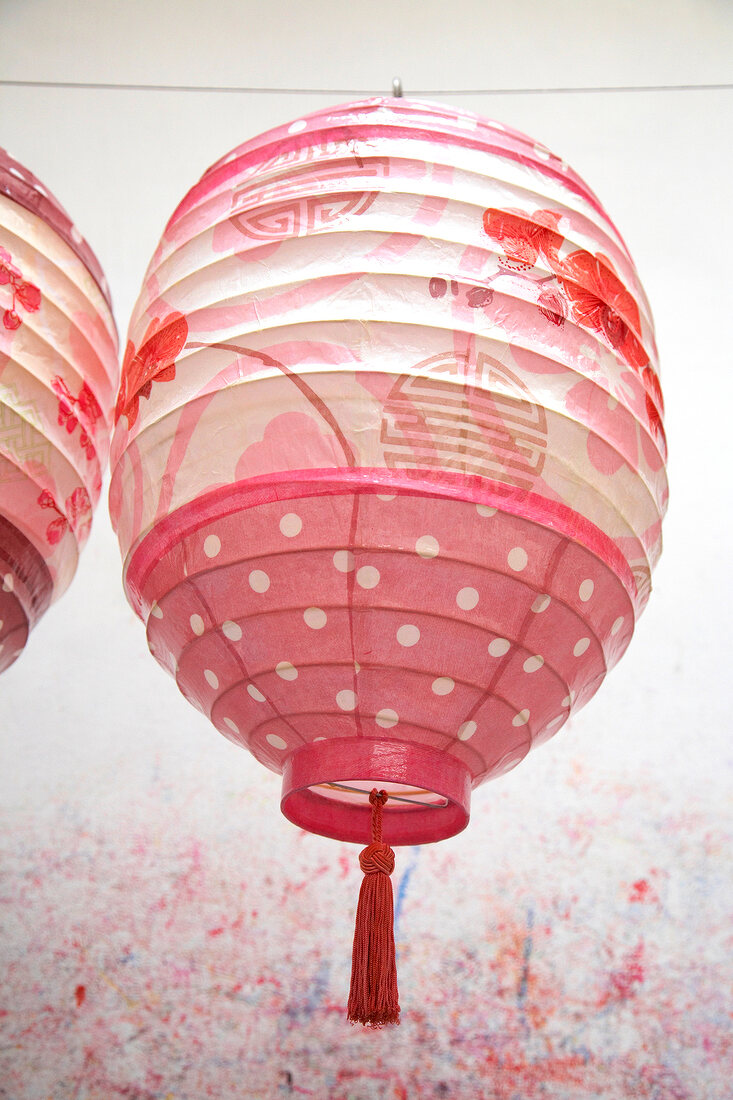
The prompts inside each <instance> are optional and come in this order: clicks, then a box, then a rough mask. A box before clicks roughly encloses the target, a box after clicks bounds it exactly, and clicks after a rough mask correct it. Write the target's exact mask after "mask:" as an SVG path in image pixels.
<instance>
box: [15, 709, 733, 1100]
mask: <svg viewBox="0 0 733 1100" xmlns="http://www.w3.org/2000/svg"><path fill="white" fill-rule="evenodd" d="M589 725H591V723H587V724H586V725H585V726H583V732H582V736H581V735H580V733H579V732H578V730H579V729H580V726H579V725H578V729H577V730H573V729H570V730H569V731H567V732H566V733H564V734H562V735H561V736H560V737H559V738H558V739H557V744H554V745H551V746H548V747H546V748H544V749H542V750H541V751H540V752H538V753H537V754H536V755H535V757H534V758H532V759H531V760H529V761H527V762H525V764H524V765H523V766H522V767H521V768H520V769H518V770H517V771H516V772H515V773H513V774H512V775H511V776H509V777H506V778H505V779H504V780H501V781H499V782H497V783H495V784H493V785H489V786H487V787H486V788H484V789H482V790H481V791H479V792H477V793H476V795H475V796H474V812H473V817H472V821H471V825H470V827H469V829H468V831H467V832H466V833H464V834H463V835H462V836H461V837H458V838H455V839H454V840H452V841H448V842H445V843H443V844H441V845H436V846H433V847H429V848H425V849H399V850H398V854H397V855H398V859H397V869H396V871H395V879H394V883H395V892H396V899H397V941H398V950H399V963H398V965H399V977H400V987H401V1000H402V1006H403V1022H402V1025H401V1027H400V1028H398V1029H393V1030H387V1031H382V1032H376V1033H372V1032H366V1031H361V1030H356V1029H352V1028H350V1027H349V1025H347V1024H346V1022H345V1019H344V1005H345V999H346V995H347V989H348V967H349V952H350V939H351V935H352V928H353V924H352V922H353V917H354V910H355V905H356V897H357V893H358V886H359V881H360V873H359V871H358V860H357V851H358V849H356V848H354V847H351V846H347V845H338V844H335V843H331V842H329V841H326V840H323V839H320V838H316V837H312V836H308V835H306V834H304V833H301V832H299V831H297V830H295V829H294V828H293V827H292V826H290V825H289V824H288V823H287V822H285V821H284V819H282V818H281V817H280V815H279V813H278V810H277V801H278V799H277V795H278V782H277V780H276V778H275V777H272V776H269V775H268V774H267V773H263V772H262V771H260V770H259V769H258V768H257V766H256V765H255V764H254V763H252V762H251V761H250V760H249V759H248V758H247V757H246V755H245V754H244V753H241V752H239V751H238V750H235V749H234V748H233V747H231V746H228V745H227V744H226V743H224V742H222V743H221V744H219V741H218V740H217V741H216V745H215V747H214V744H213V743H212V740H211V737H212V735H211V734H210V733H209V732H208V731H206V730H205V729H204V730H202V729H201V727H200V726H199V727H198V729H197V731H196V734H195V737H194V740H193V742H192V744H194V745H199V746H200V755H199V756H198V758H196V753H195V752H194V753H191V752H189V753H187V754H178V755H173V754H166V755H164V754H163V753H161V752H160V751H158V749H156V747H155V745H153V746H151V749H150V752H149V754H148V755H147V756H146V755H145V753H144V752H142V753H141V754H138V755H137V757H136V760H135V763H134V767H133V765H132V764H128V770H127V772H125V763H124V761H125V756H124V754H122V755H120V757H119V759H116V760H112V761H111V762H110V765H109V767H108V768H107V770H106V772H104V773H103V774H99V773H98V774H96V775H91V774H90V775H86V776H81V777H79V783H78V784H77V785H75V787H74V788H73V790H72V789H69V790H68V791H65V792H64V793H59V792H57V795H56V796H55V797H54V798H51V799H49V800H48V801H47V802H46V804H45V806H44V808H43V810H40V811H39V809H38V807H37V802H38V800H37V799H32V798H27V799H26V802H25V804H24V805H21V804H16V805H15V806H13V807H12V808H8V809H6V810H5V812H4V814H3V815H2V819H1V822H0V824H1V826H2V828H1V830H0V845H1V847H2V879H1V881H0V922H1V926H2V1009H1V1011H0V1096H2V1097H7V1098H10V1100H46V1098H52V1100H114V1098H115V1097H126V1098H129V1100H200V1098H204V1097H217V1098H222V1097H263V1098H267V1097H287V1096H293V1097H316V1098H318V1100H323V1098H327V1097H328V1098H334V1100H371V1098H375V1100H376V1098H379V1100H387V1098H403V1097H410V1098H412V1097H450V1098H451V1100H464V1098H465V1100H476V1098H481V1097H486V1098H492V1100H493V1098H496V1100H535V1098H540V1097H542V1098H543V1100H544V1098H557V1100H571V1098H572V1100H575V1098H577V1100H587V1098H589V1097H608V1098H609V1100H619V1098H625V1097H634V1098H640V1100H667V1098H672V1100H688V1098H689V1100H702V1098H705V1100H724V1098H725V1097H729V1096H730V1095H731V1093H730V1088H731V1086H730V1082H731V1080H732V1079H733V1044H732V1043H731V1001H730V989H731V964H730V956H731V944H730V928H731V922H730V916H731V893H730V885H729V882H728V878H727V874H728V872H727V871H726V862H727V859H726V853H729V851H730V818H729V817H727V816H726V805H725V790H726V783H725V782H724V777H721V778H720V781H719V783H716V782H715V781H713V780H712V777H711V781H706V783H705V784H703V783H702V782H701V781H696V780H695V777H694V776H692V779H691V780H690V782H689V783H688V785H687V788H686V789H685V788H684V786H682V784H683V781H684V775H685V773H684V771H683V770H679V769H677V770H676V769H675V768H673V767H672V766H671V764H669V763H668V764H667V765H666V767H665V769H664V770H662V771H660V770H659V769H658V768H657V767H656V766H655V763H654V760H653V758H652V756H651V755H650V754H648V753H645V752H644V751H643V750H638V748H637V749H636V750H634V748H633V746H631V745H629V746H628V749H629V753H628V759H626V760H621V761H619V760H618V759H613V756H614V753H617V751H618V747H619V744H620V743H621V741H620V740H619V741H617V742H616V743H615V746H614V747H613V750H612V751H611V750H605V749H604V746H603V741H602V736H601V733H600V732H599V735H598V739H597V740H596V739H590V738H589V734H588V733H587V729H588V726H589ZM198 738H200V741H199V740H197V739H198ZM161 744H162V742H161ZM703 789H705V791H706V796H705V797H703V796H702V791H703Z"/></svg>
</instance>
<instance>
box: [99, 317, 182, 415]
mask: <svg viewBox="0 0 733 1100" xmlns="http://www.w3.org/2000/svg"><path fill="white" fill-rule="evenodd" d="M187 338H188V323H187V321H186V318H185V317H184V316H183V314H182V313H171V314H169V315H168V316H167V317H166V318H165V320H164V321H160V320H159V319H158V318H157V317H155V318H154V319H153V320H152V321H151V322H150V324H149V325H148V329H147V332H146V333H145V336H144V337H143V340H142V343H141V344H140V347H139V349H138V350H137V351H136V350H135V346H134V344H133V343H132V341H128V344H127V350H126V351H125V358H124V360H123V363H122V381H121V384H120V392H119V396H118V398H117V407H116V408H115V423H116V422H117V421H118V420H119V419H120V417H121V416H126V417H127V426H128V428H131V427H132V426H133V424H134V423H135V421H136V420H137V417H138V411H139V406H140V398H141V397H150V391H151V389H152V385H153V382H169V381H170V380H171V379H173V378H175V376H176V359H177V358H178V356H179V355H180V354H181V351H182V350H183V348H184V346H185V343H186V340H187Z"/></svg>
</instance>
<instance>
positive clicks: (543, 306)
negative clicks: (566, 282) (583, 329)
mask: <svg viewBox="0 0 733 1100" xmlns="http://www.w3.org/2000/svg"><path fill="white" fill-rule="evenodd" d="M537 305H538V306H539V310H540V313H541V314H542V316H543V317H546V318H547V320H548V321H549V322H550V323H551V324H553V325H557V326H558V328H559V327H560V326H561V325H564V324H565V318H566V317H567V315H568V307H567V306H566V304H565V299H564V298H563V296H562V295H561V294H560V293H559V291H557V290H543V291H542V293H541V294H540V295H539V297H538V299H537Z"/></svg>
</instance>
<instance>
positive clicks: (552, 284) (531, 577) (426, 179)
mask: <svg viewBox="0 0 733 1100" xmlns="http://www.w3.org/2000/svg"><path fill="white" fill-rule="evenodd" d="M117 416H118V423H117V429H116V433H115V437H114V442H113V452H112V466H113V473H112V482H111V491H110V504H111V511H112V516H113V521H114V524H115V528H116V530H117V533H118V536H119V540H120V545H121V549H122V553H123V556H124V562H125V564H124V581H125V587H126V590H127V594H128V597H129V599H130V601H131V603H132V605H133V607H134V608H135V610H136V611H137V613H138V614H139V615H140V617H141V618H142V619H143V621H144V622H145V623H146V626H147V632H148V641H149V645H150V649H151V652H152V653H153V655H154V656H155V658H156V659H157V660H158V661H159V662H160V664H162V665H163V667H164V668H166V669H168V671H169V672H170V673H171V674H172V675H174V676H175V678H176V681H177V683H178V686H179V688H180V690H181V691H182V693H183V694H184V695H185V696H186V698H188V699H189V700H190V701H191V702H192V703H193V704H194V705H195V706H196V707H198V708H199V709H200V710H201V711H202V712H203V713H204V714H206V715H207V716H208V717H209V718H210V719H211V721H212V722H213V723H214V725H215V726H216V727H217V729H218V730H219V731H220V732H221V733H222V734H224V736H225V737H228V738H229V739H230V740H232V741H234V742H235V743H237V744H240V745H242V746H244V747H246V748H248V749H249V750H250V751H251V752H252V753H253V754H254V755H255V756H256V757H257V759H258V760H260V761H261V762H262V763H263V764H264V765H265V766H266V767H268V768H270V769H272V770H273V771H276V772H280V773H282V775H283V796H282V809H283V812H284V813H285V814H286V816H287V817H288V818H290V819H291V820H292V821H294V822H295V823H296V824H298V825H301V826H302V827H304V828H306V829H309V830H311V831H313V832H316V833H322V834H325V835H327V836H332V837H337V838H340V839H343V840H363V839H366V837H367V836H368V828H369V815H370V813H371V809H370V806H369V804H368V801H367V799H366V798H365V796H364V792H368V791H369V790H370V788H372V787H373V786H374V784H378V785H380V786H382V787H383V788H384V789H385V790H386V791H387V793H388V795H389V796H390V797H389V800H388V802H387V804H386V806H385V807H384V832H385V838H386V839H387V840H388V841H389V842H390V843H392V844H414V843H422V842H426V841H433V840H438V839H441V838H444V837H448V836H451V835H452V834H454V833H456V832H458V831H459V830H460V829H462V828H463V827H464V826H465V824H466V823H467V820H468V815H469V799H470V792H471V790H472V789H473V788H474V787H476V786H478V784H480V783H482V782H483V781H485V780H486V779H489V778H492V777H495V776H498V775H501V774H502V773H504V772H506V771H507V770H509V769H510V768H512V767H514V766H515V765H516V764H517V763H519V761H520V760H521V759H522V758H523V757H524V756H525V755H526V754H527V752H528V751H529V749H530V748H531V747H533V746H535V745H538V744H541V743H542V742H543V741H544V740H546V739H547V738H549V737H551V736H552V735H553V734H555V733H556V732H557V731H558V730H559V729H560V728H561V726H562V725H563V723H564V722H565V721H566V720H567V718H568V717H569V715H570V714H571V713H573V712H574V711H577V710H578V709H579V708H580V707H581V706H582V705H583V704H584V703H585V702H587V700H588V699H590V697H591V696H592V695H593V694H594V693H595V692H596V691H597V689H598V687H599V686H600V684H601V682H602V681H603V678H604V676H605V674H606V671H607V670H608V669H609V668H611V667H612V666H613V665H614V664H615V663H616V662H617V661H618V660H619V658H620V657H621V655H622V654H623V652H624V651H625V649H626V648H627V646H628V644H629V641H630V639H631V636H632V632H633V629H634V624H635V621H636V618H637V616H638V615H639V613H640V612H641V610H642V609H643V607H644V604H645V602H646V600H647V598H648V595H649V591H650V575H651V570H652V567H653V565H654V563H655V561H656V559H657V557H658V555H659V552H660V548H661V520H662V515H663V513H664V510H665V506H666V500H667V483H666V478H665V468H664V465H665V440H664V432H663V428H662V398H661V391H660V387H659V382H658V377H657V366H656V349H655V345H654V335H653V327H652V321H651V315H650V311H649V306H648V303H647V300H646V297H645V296H644V293H643V290H642V288H641V286H640V284H639V281H638V278H637V275H636V271H635V269H634V266H633V263H632V261H631V259H630V257H629V254H628V252H627V250H626V247H625V245H624V243H623V241H622V239H621V237H620V236H619V234H618V231H617V230H616V229H615V227H614V225H613V224H612V222H611V221H610V220H609V218H608V216H607V215H606V214H605V212H604V210H603V208H602V207H601V205H600V203H599V201H598V199H597V198H596V197H595V195H594V194H593V193H592V192H591V191H590V190H589V189H588V187H587V186H586V185H585V184H584V183H583V181H582V180H581V179H580V178H579V177H578V176H577V175H576V174H575V173H574V172H573V171H572V170H571V169H570V168H568V167H567V165H565V164H564V163H563V162H562V161H561V160H559V159H558V158H557V157H555V156H554V155H553V154H552V153H550V152H549V151H548V150H547V149H545V148H544V147H543V146H541V145H538V144H536V143H535V142H533V141H532V140H530V139H529V138H527V137H525V136H524V135H522V134H519V133H517V132H515V131H513V130H509V129H508V128H506V127H504V126H502V125H500V124H499V123H493V122H487V121H485V120H483V119H481V118H478V117H476V116H474V115H472V114H468V113H466V112H462V111H456V110H453V109H449V108H444V107H440V106H436V105H432V104H426V103H418V102H411V101H407V100H403V99H398V100H385V99H374V100H368V101H365V102H361V103H354V104H349V105H346V106H341V107H336V108H329V109H327V110H325V111H321V112H318V113H317V114H314V115H311V116H310V117H308V118H305V119H300V120H298V121H296V122H294V123H292V124H291V125H289V126H283V127H280V128H278V129H276V130H273V131H271V132H269V133H267V134H265V135H263V136H262V137H258V138H255V139H254V140H252V141H250V142H248V143H246V144H245V145H242V146H240V147H239V148H238V149H236V150H234V151H233V152H232V153H230V154H229V155H228V156H226V157H225V158H224V159H223V160H221V161H219V162H218V163H217V164H215V165H214V166H213V167H212V168H210V169H209V171H208V172H206V173H205V174H204V176H203V178H202V179H201V181H200V182H199V183H198V184H197V185H196V186H195V187H194V188H193V189H192V190H191V191H190V192H189V194H188V195H187V196H186V198H185V199H184V200H183V202H182V203H181V204H180V206H179V207H178V209H177V210H176V212H175V213H174V215H173V217H172V218H171V220H170V222H169V223H168V226H167V228H166V230H165V233H164V235H163V238H162V240H161V242H160V245H159V247H158V249H157V251H156V253H155V255H154V257H153V261H152V263H151V265H150V268H149V271H148V275H147V277H146V280H145V283H144V287H143V291H142V294H141V296H140V299H139V301H138V304H137V306H136V308H135V311H134V314H133V317H132V320H131V324H130V331H129V344H128V348H127V354H126V356H125V362H124V365H123V374H122V385H121V390H120V396H119V400H118V405H117Z"/></svg>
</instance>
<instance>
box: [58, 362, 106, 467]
mask: <svg viewBox="0 0 733 1100" xmlns="http://www.w3.org/2000/svg"><path fill="white" fill-rule="evenodd" d="M51 389H52V390H53V392H54V393H55V394H56V395H57V397H58V399H59V413H58V423H59V424H60V425H61V426H62V427H65V428H66V430H67V432H68V433H69V435H72V434H73V432H75V431H76V426H77V424H79V419H78V417H77V416H76V413H75V411H74V410H75V409H76V410H78V411H79V412H80V413H81V415H82V417H83V418H84V420H85V421H86V423H87V424H88V425H89V429H90V431H91V432H92V433H93V432H94V431H95V428H96V424H97V421H98V420H99V419H100V418H101V416H102V410H101V408H100V407H99V402H98V401H97V399H96V397H95V396H94V394H93V393H92V391H91V389H90V388H89V386H88V384H87V383H86V382H83V383H82V387H81V389H80V390H79V394H78V396H76V397H75V396H74V395H73V393H72V392H71V390H70V389H69V387H68V386H67V385H66V383H65V382H64V380H63V378H59V377H58V376H57V377H56V378H52V379H51ZM79 446H80V447H81V449H82V450H83V451H84V453H85V455H86V457H87V461H88V462H91V460H92V459H93V458H94V442H93V440H92V439H91V437H90V435H89V432H87V431H86V429H85V428H84V427H83V426H81V425H80V426H79Z"/></svg>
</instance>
